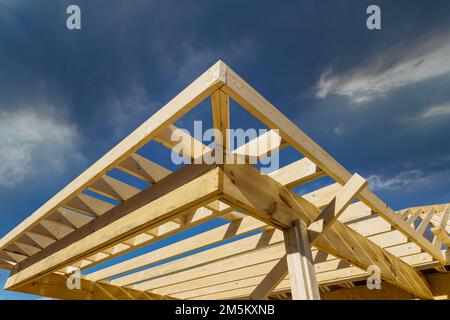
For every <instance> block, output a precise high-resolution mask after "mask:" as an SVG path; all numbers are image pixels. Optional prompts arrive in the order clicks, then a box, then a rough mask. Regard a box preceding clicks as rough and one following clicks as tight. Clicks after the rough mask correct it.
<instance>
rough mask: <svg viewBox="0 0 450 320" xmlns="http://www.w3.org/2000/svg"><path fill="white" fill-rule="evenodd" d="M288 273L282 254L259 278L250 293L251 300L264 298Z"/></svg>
mask: <svg viewBox="0 0 450 320" xmlns="http://www.w3.org/2000/svg"><path fill="white" fill-rule="evenodd" d="M287 274H288V267H287V259H286V255H284V256H283V257H282V258H281V259H280V261H278V262H277V264H276V265H275V266H274V267H273V268H272V270H270V272H269V273H268V274H267V275H266V276H265V277H264V278H263V279H262V280H260V281H261V282H259V284H258V286H257V287H256V288H255V289H254V290H253V291H252V293H251V294H250V299H251V300H266V299H267V298H268V297H269V295H270V294H271V293H272V291H273V290H274V289H275V288H276V287H277V286H278V285H279V284H280V282H281V281H283V279H284V278H286V276H287Z"/></svg>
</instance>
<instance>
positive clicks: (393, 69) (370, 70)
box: [315, 35, 450, 104]
mask: <svg viewBox="0 0 450 320" xmlns="http://www.w3.org/2000/svg"><path fill="white" fill-rule="evenodd" d="M449 39H450V36H448V35H446V36H443V37H439V38H437V37H434V38H427V39H425V40H424V39H418V41H417V42H414V43H411V44H410V45H408V46H405V45H404V44H399V45H397V46H395V47H391V48H389V49H387V50H385V51H383V52H381V53H379V54H377V56H376V57H375V58H373V59H371V60H369V61H367V63H365V64H364V65H362V66H357V67H355V68H352V69H350V70H347V71H344V72H343V73H335V72H333V69H332V68H329V69H327V70H326V71H324V72H323V73H322V75H321V77H320V79H319V81H318V83H317V86H316V92H315V95H316V97H318V98H325V97H327V96H328V95H330V94H335V95H340V96H345V97H348V98H349V99H350V101H351V102H353V103H356V104H363V103H366V102H368V101H370V100H372V99H374V98H376V97H380V96H383V95H385V94H386V93H388V92H389V91H390V90H393V89H396V88H399V87H402V86H405V85H409V84H412V83H416V82H419V81H423V80H428V79H432V78H434V77H438V76H441V75H444V74H447V73H450V59H449V57H450V42H449Z"/></svg>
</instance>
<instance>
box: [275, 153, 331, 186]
mask: <svg viewBox="0 0 450 320" xmlns="http://www.w3.org/2000/svg"><path fill="white" fill-rule="evenodd" d="M324 175H325V173H324V172H323V171H322V170H320V169H319V168H318V167H317V166H316V164H315V163H314V162H312V161H311V160H309V159H308V158H302V159H300V160H297V161H294V162H293V163H291V164H288V165H287V166H285V167H283V168H280V169H278V170H275V171H274V172H271V173H270V174H269V176H271V177H272V178H274V179H275V180H277V181H278V182H280V183H281V184H283V185H284V186H285V187H286V188H292V187H295V186H298V185H300V184H303V183H307V182H310V181H312V180H315V179H318V178H320V177H323V176H324Z"/></svg>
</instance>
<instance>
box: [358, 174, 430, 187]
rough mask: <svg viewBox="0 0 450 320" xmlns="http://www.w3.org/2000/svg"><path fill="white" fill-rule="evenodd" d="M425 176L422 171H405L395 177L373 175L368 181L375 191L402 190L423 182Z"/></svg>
mask: <svg viewBox="0 0 450 320" xmlns="http://www.w3.org/2000/svg"><path fill="white" fill-rule="evenodd" d="M423 178H424V174H423V172H422V171H421V170H409V171H403V172H400V173H399V174H397V175H395V176H393V177H382V176H380V175H371V176H370V177H369V178H368V179H367V180H368V181H369V185H370V187H371V188H372V189H373V190H377V189H400V188H408V187H411V184H413V183H414V184H417V183H418V182H420V181H421V179H422V182H423Z"/></svg>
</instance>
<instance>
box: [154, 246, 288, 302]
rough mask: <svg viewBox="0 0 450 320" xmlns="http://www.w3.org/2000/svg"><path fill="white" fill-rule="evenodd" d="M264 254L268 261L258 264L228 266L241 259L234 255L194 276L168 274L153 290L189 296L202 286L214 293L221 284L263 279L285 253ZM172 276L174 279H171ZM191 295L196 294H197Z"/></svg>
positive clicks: (198, 270)
mask: <svg viewBox="0 0 450 320" xmlns="http://www.w3.org/2000/svg"><path fill="white" fill-rule="evenodd" d="M279 249H281V251H284V246H279ZM259 255H261V254H259ZM263 256H264V257H266V258H267V260H266V261H264V262H259V263H257V264H253V263H250V264H249V265H247V266H245V265H242V266H241V267H239V268H234V267H233V268H228V267H229V266H230V265H233V264H237V260H238V259H240V258H239V257H232V258H230V259H226V260H224V261H222V263H220V264H219V263H217V264H216V263H214V268H215V269H211V268H205V269H203V270H201V269H197V270H196V271H195V272H193V277H192V274H189V275H188V276H185V275H183V274H182V273H178V274H173V275H170V276H166V277H164V278H162V280H163V281H164V283H163V286H161V287H157V288H153V289H152V290H151V291H152V292H155V293H158V294H162V295H171V296H179V295H178V294H179V293H181V292H184V293H186V296H187V295H190V294H189V292H190V291H195V290H199V289H202V288H204V289H206V291H207V292H208V293H213V292H215V291H216V289H215V288H216V287H217V286H219V285H221V284H227V283H235V282H236V281H239V280H242V279H248V278H255V277H260V278H261V280H262V279H263V278H264V277H265V276H266V275H267V274H268V273H269V272H270V270H272V269H273V268H274V267H275V265H276V264H277V263H278V262H279V260H280V259H281V258H282V257H283V255H281V256H280V257H279V258H277V259H275V260H274V258H273V257H270V256H268V255H266V254H265V253H263ZM278 256H279V254H278V253H277V257H278ZM217 268H220V272H219V273H214V272H213V271H214V270H216V269H217ZM199 275H200V276H199ZM170 277H171V278H172V279H170ZM168 280H171V281H168ZM154 283H155V285H156V286H159V285H158V284H156V282H154ZM258 283H259V282H258ZM256 285H257V283H255V286H256ZM191 296H195V294H194V295H191ZM181 298H182V297H181ZM182 299H184V298H182Z"/></svg>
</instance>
